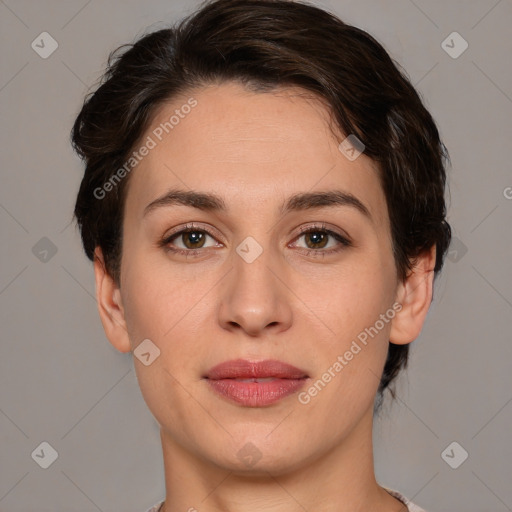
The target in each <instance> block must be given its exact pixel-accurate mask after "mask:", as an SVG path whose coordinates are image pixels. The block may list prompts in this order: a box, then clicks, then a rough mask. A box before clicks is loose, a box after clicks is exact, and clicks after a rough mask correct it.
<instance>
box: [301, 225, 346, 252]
mask: <svg viewBox="0 0 512 512" xmlns="http://www.w3.org/2000/svg"><path fill="white" fill-rule="evenodd" d="M300 232H301V235H300V236H299V237H298V238H297V240H299V239H301V238H304V240H305V242H306V247H305V249H304V250H303V251H302V252H304V253H305V254H306V255H307V256H320V255H321V256H325V255H326V254H332V253H336V252H339V251H341V250H343V249H344V248H345V247H350V246H351V245H352V244H351V243H350V241H349V240H348V239H347V238H345V237H344V236H343V235H341V234H340V233H337V232H336V231H332V230H330V229H327V228H326V227H325V224H321V225H319V226H307V227H303V228H301V229H300ZM336 241H337V242H338V243H337V244H336ZM329 242H333V244H331V248H328V249H325V248H326V247H329ZM333 245H334V247H333Z"/></svg>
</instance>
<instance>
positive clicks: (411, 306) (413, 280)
mask: <svg viewBox="0 0 512 512" xmlns="http://www.w3.org/2000/svg"><path fill="white" fill-rule="evenodd" d="M435 263H436V246H435V245H433V246H432V247H431V248H430V250H428V251H426V252H425V253H423V254H421V255H420V256H418V258H417V261H416V263H415V265H414V267H413V268H412V270H411V272H410V274H409V275H408V276H407V278H406V280H405V281H404V282H401V283H400V284H399V285H398V288H397V292H396V301H397V302H398V303H399V304H401V305H402V309H401V310H400V311H399V312H398V313H397V314H396V315H395V316H394V318H393V320H392V321H391V331H390V334H389V341H390V342H391V343H395V344H396V345H405V344H407V343H411V341H414V340H415V339H416V338H417V337H418V336H419V335H420V333H421V329H422V328H423V323H424V321H425V318H426V316H427V312H428V309H429V307H430V303H431V302H432V289H433V283H434V266H435Z"/></svg>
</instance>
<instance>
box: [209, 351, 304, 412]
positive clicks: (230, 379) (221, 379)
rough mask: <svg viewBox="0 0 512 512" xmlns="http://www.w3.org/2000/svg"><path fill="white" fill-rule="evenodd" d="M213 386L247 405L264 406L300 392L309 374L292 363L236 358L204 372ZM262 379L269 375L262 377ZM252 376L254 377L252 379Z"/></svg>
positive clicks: (217, 390)
mask: <svg viewBox="0 0 512 512" xmlns="http://www.w3.org/2000/svg"><path fill="white" fill-rule="evenodd" d="M204 378H205V379H206V381H207V383H208V385H209V386H210V389H212V390H213V391H215V392H216V393H218V394H219V395H221V396H223V397H224V398H227V399H228V400H230V401H232V402H235V403H237V404H240V405H244V406H246V407H263V406H266V405H271V404H273V403H275V402H278V401H279V400H281V399H283V398H285V397H286V396H289V395H291V394H293V393H295V392H297V391H298V390H299V389H300V388H302V387H303V386H304V384H305V381H306V380H307V379H308V378H309V376H308V375H307V374H306V373H305V372H304V371H303V370H301V369H299V368H296V367H295V366H292V365H290V364H288V363H284V362H282V361H277V360H275V359H267V360H265V361H252V362H251V361H247V360H246V359H234V360H231V361H225V362H224V363H221V364H218V365H217V366H214V367H213V368H211V369H210V370H209V371H208V373H207V374H206V375H205V376H204ZM258 379H266V380H265V381H262V382H260V381H258ZM249 380H252V382H251V381H249Z"/></svg>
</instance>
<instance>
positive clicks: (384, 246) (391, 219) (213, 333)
mask: <svg viewBox="0 0 512 512" xmlns="http://www.w3.org/2000/svg"><path fill="white" fill-rule="evenodd" d="M72 138H73V144H74V147H75V149H76V150H77V152H78V153H79V154H80V156H81V157H82V158H83V159H84V161H85V166H86V167H85V174H84V178H83V180H82V183H81V187H80V191H79V194H78V197H77V201H76V207H75V216H76V219H77V222H78V225H79V227H80V229H81V235H82V241H83V245H84V249H85V252H86V254H87V256H88V257H89V258H90V259H91V260H92V261H94V271H95V276H96V294H97V301H98V307H99V313H100V317H101V321H102V323H103V327H104V329H105V332H106V335H107V337H108V339H109V341H110V342H111V343H112V345H113V346H114V347H116V348H117V349H118V350H119V351H121V352H128V351H133V354H134V355H135V356H136V357H135V358H134V364H135V367H136V372H137V378H138V381H139V384H140V387H141V391H142V394H143V396H144V399H145V401H146V403H147V405H148V407H149V409H150V411H151V413H152V414H153V415H154V417H155V418H156V420H157V421H158V423H159V425H160V427H161V428H160V433H161V442H162V450H163V459H164V467H165V482H166V498H165V500H164V501H162V502H160V503H158V504H156V505H155V506H154V507H153V508H152V509H150V510H151V511H156V510H160V511H162V512H174V511H180V510H183V511H185V510H188V511H194V510H200V511H203V510H204V511H232V510H233V511H234V510H236V511H237V512H245V511H247V512H249V511H256V510H266V511H298V510H310V511H313V510H314V511H315V512H323V511H325V512H327V511H336V512H348V511H350V512H355V511H368V510H379V511H384V512H391V511H393V512H398V511H405V510H409V511H416V512H419V511H421V510H422V509H421V508H419V507H418V506H417V505H415V504H414V503H412V502H410V501H409V500H408V499H407V498H406V497H405V496H403V495H402V494H401V493H400V492H398V491H396V490H393V489H389V488H386V487H384V486H381V485H379V484H378V482H377V481H376V479H375V473H374V466H373V449H372V426H373V416H374V413H375V412H376V411H377V410H378V408H379V407H380V404H381V402H382V397H383V392H384V391H385V390H386V389H388V390H390V391H391V393H392V394H393V389H392V388H391V387H390V384H391V383H392V381H393V380H394V379H395V378H396V376H397V375H398V373H399V371H400V370H401V369H402V368H404V367H405V366H406V363H407V356H408V347H409V343H411V342H412V341H413V340H414V339H416V338H417V336H418V335H419V333H420V331H421V328H422V325H423V322H424V320H425V317H426V314H427V311H428V308H429V306H430V303H431V300H432V293H433V292H432V290H433V282H434V276H435V275H437V273H438V272H439V271H440V269H441V267H442V264H443V259H444V255H445V252H446V249H447V247H448V244H449V241H450V226H449V225H448V223H447V222H446V218H445V216H446V211H445V202H444V189H445V180H446V176H445V167H444V166H445V161H446V160H447V152H446V149H445V147H444V145H443V144H442V142H441V141H440V139H439V133H438V130H437V128H436V125H435V123H434V121H433V119H432V117H431V116H430V114H429V113H428V112H427V110H426V109H425V107H424V106H423V104H422V102H421V100H420V98H419V97H418V94H417V93H416V91H415V90H414V88H413V87H412V85H411V84H410V83H409V81H408V80H407V79H406V78H405V76H404V75H403V74H402V73H401V72H400V71H399V69H398V68H397V65H395V64H394V63H393V62H392V60H391V59H390V57H389V56H388V54H387V53H386V51H385V50H384V49H383V48H382V46H381V45H380V44H379V43H378V42H377V41H375V39H373V38H372V37H371V36H370V35H368V34H367V33H366V32H364V31H362V30H360V29H357V28H355V27H352V26H350V25H347V24H345V23H343V22H342V21H341V20H339V19H338V18H336V17H335V16H333V15H331V14H329V13H327V12H325V11H323V10H321V9H319V8H316V7H314V6H311V5H308V4H303V3H298V2H289V1H286V0H278V1H268V0H218V1H213V2H209V3H207V4H205V5H203V6H202V8H201V9H200V10H198V11H197V12H196V13H194V14H193V15H191V16H190V17H188V18H187V19H185V20H183V21H182V22H181V24H179V25H178V26H177V27H174V28H173V29H164V30H159V31H157V32H154V33H151V34H149V35H146V36H145V37H143V38H141V39H140V40H139V41H137V42H136V43H135V44H134V45H132V46H131V47H130V48H129V49H127V50H126V51H124V53H121V52H118V53H116V54H115V55H114V56H112V58H111V59H110V60H109V67H108V70H107V72H106V73H105V76H104V80H103V83H102V85H101V86H100V87H99V88H98V89H97V90H96V92H95V93H94V94H92V95H90V96H89V97H88V98H87V99H86V101H85V103H84V106H83V108H82V110H81V112H80V114H79V115H78V117H77V119H76V122H75V125H74V127H73V133H72ZM393 396H394V395H393Z"/></svg>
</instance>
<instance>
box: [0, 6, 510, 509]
mask: <svg viewBox="0 0 512 512" xmlns="http://www.w3.org/2000/svg"><path fill="white" fill-rule="evenodd" d="M316 3H317V4H318V5H320V6H324V7H327V8H329V9H331V10H332V11H334V12H336V13H337V14H338V15H340V17H342V19H344V20H345V21H347V22H349V23H352V24H355V25H357V26H359V27H361V28H364V29H366V30H368V31H369V32H370V33H371V34H372V35H374V36H375V37H376V38H377V39H378V40H379V41H381V42H382V43H383V44H384V46H385V47H386V48H387V49H388V51H389V52H390V53H391V55H392V56H393V57H394V58H395V59H396V60H398V61H399V62H400V63H401V64H402V65H403V66H404V68H405V69H406V71H407V72H408V74H409V76H410V77H411V80H412V82H413V84H415V85H416V86H417V88H418V90H419V91H420V93H421V94H422V97H423V98H424V101H425V103H426V105H427V107H428V108H429V109H430V111H431V112H432V114H433V116H434V118H435V119H436V121H437V123H438V125H439V128H440V131H441V135H442V137H443V139H444V141H445V143H446V145H447V146H448V149H449V151H450V154H451V158H452V164H453V167H452V169H450V171H449V172H450V179H449V184H450V191H451V198H449V203H448V204H449V221H450V223H451V224H452V227H453V230H454V236H455V241H454V244H453V245H452V247H451V251H450V256H449V258H448V259H447V261H446V266H445V269H444V271H443V273H442V275H441V276H440V277H439V279H438V280H437V281H436V288H435V293H434V303H433V304H432V307H431V311H430V312H429V315H428V318H427V322H426V325H425V327H424V329H423V332H422V334H421V336H420V337H419V338H418V339H417V340H416V341H415V342H414V343H413V344H412V346H411V348H412V354H411V362H410V366H409V370H408V373H407V374H403V375H402V377H401V378H400V380H399V386H398V399H397V400H396V401H395V402H394V403H393V404H390V402H389V401H386V403H385V406H384V409H383V412H382V415H381V418H380V419H379V420H378V421H377V423H376V425H375V431H374V434H375V435H374V439H375V458H376V471H377V478H378V480H379V482H380V483H381V484H383V485H386V486H388V487H391V488H395V489H398V490H400V491H402V492H403V493H404V494H405V495H406V496H408V497H409V498H410V499H413V501H415V502H416V503H418V504H420V505H421V506H423V507H424V508H426V509H427V510H428V511H429V512H435V511H439V512H441V511H456V512H462V511H465V512H477V511H485V512H491V511H504V510H512V486H511V485H510V483H511V482H510V475H511V474H512V443H511V439H510V432H511V431H512V428H511V426H512V404H511V401H512V383H511V370H510V368H511V354H512V343H511V341H512V340H511V335H510V332H511V320H510V318H511V310H512V290H511V285H512V275H511V270H510V261H511V255H512V250H511V249H512V236H511V229H510V225H511V219H512V199H510V198H511V197H512V188H510V187H512V173H511V166H510V156H509V153H508V152H507V151H510V137H511V135H512V130H511V119H512V99H511V98H512V72H511V60H512V58H511V55H512V38H511V37H510V27H511V26H512V3H511V1H509V0H501V1H497V0H479V1H460V0H459V1H454V0H451V1H440V0H438V1H426V0H415V1H414V2H413V1H412V0H392V1H383V0H382V1H376V0H357V1H356V0H354V1H341V0H338V1H335V0H332V1H324V2H316ZM197 5H198V2H196V1H193V2H184V1H172V2H171V1H169V0H151V1H145V2H142V1H134V0H128V1H121V0H115V1H99V0H92V1H89V2H88V1H86V0H73V1H58V0H44V1H42V0H41V1H36V0H31V1H30V0H0V20H1V21H0V24H1V25H0V28H1V36H0V37H1V40H0V41H1V47H0V52H1V62H0V69H1V75H0V118H1V128H0V129H1V140H2V155H1V173H2V179H1V189H0V227H1V233H2V237H1V240H2V242H1V253H0V257H1V271H0V308H1V344H0V466H1V467H0V510H1V511H2V512H20V511H38V512H43V511H52V512H55V511H58V512H60V511H62V512H64V511H67V512H78V511H91V512H92V511H98V510H99V511H103V512H108V511H120V510H123V511H126V512H141V511H143V510H145V509H146V507H149V506H150V505H153V504H154V503H155V502H157V501H158V500H160V499H162V498H163V496H164V492H165V488H164V475H163V463H162V460H161V451H160V450H161V448H160V439H159V435H158V434H159V431H158V425H157V423H156V421H155V420H154V419H153V417H152V416H151V414H150V413H149V411H148V410H147V408H146V405H145V403H144V401H143V399H142V395H141V394H140V391H139V388H138V385H137V381H136V377H135V372H134V369H133V360H132V355H131V354H121V353H119V352H117V351H116V350H115V349H114V348H113V347H112V346H111V345H110V344H109V343H108V341H107V339H106V337H105V335H104V332H103V329H102V326H101V323H100V320H99V317H98V313H97V309H96V302H95V298H94V278H93V269H92V264H91V263H90V262H89V261H88V260H87V259H86V258H85V256H84V255H83V254H82V249H81V246H80V241H79V236H78V233H77V231H75V228H74V225H73V224H70V220H71V214H72V208H73V205H74V200H75V195H76V192H77V190H78V185H79V183H80V179H81V173H82V167H81V164H80V161H79V160H78V158H77V157H76V156H75V155H74V154H73V153H72V150H71V148H70V145H69V130H70V128H71V125H72V122H73V119H74V116H75V115H76V114H77V113H78V110H79V108H80V105H81V102H82V99H83V96H84V94H85V93H86V91H87V90H88V87H90V86H92V85H93V84H94V82H95V81H96V80H97V79H98V77H99V76H100V74H101V71H102V69H103V67H104V64H105V62H106V58H107V55H108V52H109V51H110V50H112V49H114V48H115V47H117V46H119V45H120V44H122V43H125V42H132V41H133V40H134V39H135V38H137V37H139V36H140V35H142V34H143V33H144V32H145V30H147V29H148V27H149V28H150V29H151V30H156V29H159V28H163V27H164V26H166V24H167V23H169V22H173V21H174V20H176V19H178V18H181V17H182V16H183V15H184V14H187V13H188V12H190V11H192V10H193V9H194V8H195V7H196V6H197ZM43 31H47V32H49V33H50V34H51V36H52V37H53V38H54V39H55V40H56V41H57V42H58V45H59V46H58V48H57V50H56V51H55V52H54V53H53V54H52V55H51V56H50V57H48V58H47V59H43V58H41V57H40V56H39V54H38V53H36V51H34V50H33V49H32V47H31V43H32V41H34V40H35V39H36V38H37V36H38V35H39V34H40V33H41V32H43ZM453 31H457V32H458V33H460V35H461V36H462V37H463V38H464V39H465V40H466V41H467V42H468V44H469V47H468V49H467V50H466V51H465V52H464V53H462V55H460V56H459V57H458V58H452V57H451V56H450V55H449V54H448V53H447V52H446V51H445V50H444V49H443V47H442V45H441V43H442V42H443V41H444V40H445V39H446V38H447V36H448V35H449V34H451V33H452V32H453ZM446 44H449V45H450V46H454V49H455V50H457V49H458V48H460V41H454V42H453V43H452V42H451V41H450V39H449V40H448V42H447V43H446ZM46 48H48V46H46ZM454 49H452V52H453V51H454ZM43 237H46V238H47V239H48V240H47V239H43V240H42V241H41V239H42V238H43ZM49 241H51V243H50V242H49ZM53 246H54V247H53ZM34 247H35V248H34ZM52 248H53V250H55V249H56V250H57V252H56V253H55V254H52V250H51V249H52ZM45 250H46V251H48V252H46V253H45V252H44V251H45ZM43 441H46V442H48V443H49V444H50V445H51V446H52V447H53V448H54V449H55V450H56V451H57V452H58V458H57V460H56V461H55V462H54V463H53V464H52V465H51V466H50V467H49V468H48V469H42V468H41V467H40V466H39V465H38V464H37V463H36V462H35V460H36V458H33V457H32V456H31V454H32V453H33V451H34V450H35V449H36V448H37V447H38V446H39V445H40V443H41V442H43ZM453 441H456V442H457V443H459V445H460V446H461V447H462V448H460V447H458V446H456V447H455V449H454V451H453V452H452V451H450V450H448V454H449V457H450V460H451V462H452V464H453V463H454V462H457V461H458V462H460V460H461V454H462V453H463V452H462V449H464V450H466V451H467V452H468V454H469V456H468V458H467V460H465V461H464V462H463V463H462V464H461V465H460V466H459V467H458V468H457V469H452V468H451V467H450V466H449V465H448V464H447V463H446V462H445V460H444V459H443V457H442V456H441V454H442V452H443V451H444V450H445V448H446V447H447V446H448V445H449V444H450V443H452V442H453ZM445 459H446V460H449V459H447V458H446V456H445ZM507 475H508V476H507ZM310 512H313V511H310Z"/></svg>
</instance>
